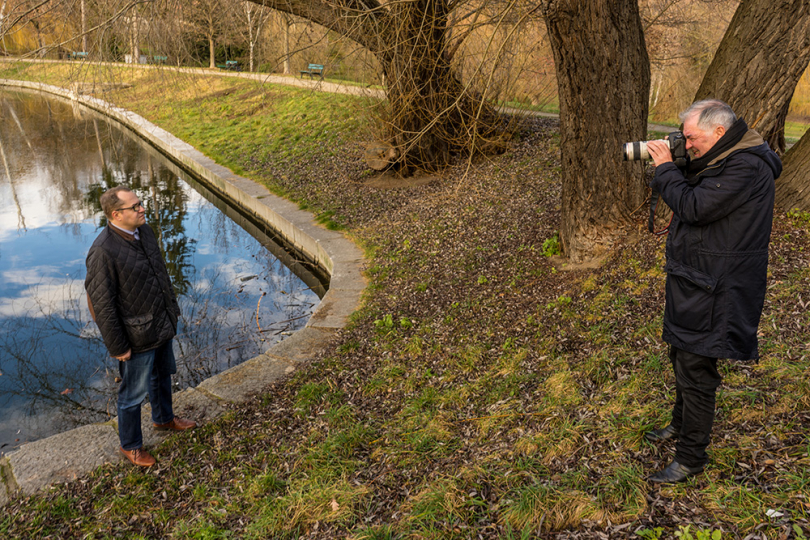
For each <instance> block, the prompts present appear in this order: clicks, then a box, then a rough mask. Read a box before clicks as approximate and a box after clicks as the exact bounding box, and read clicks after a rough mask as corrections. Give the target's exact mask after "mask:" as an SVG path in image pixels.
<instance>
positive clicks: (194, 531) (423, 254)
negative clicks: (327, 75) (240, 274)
mask: <svg viewBox="0 0 810 540" xmlns="http://www.w3.org/2000/svg"><path fill="white" fill-rule="evenodd" d="M0 68H1V69H2V70H3V71H2V72H0V76H4V77H16V78H21V77H30V78H35V79H36V78H40V79H46V80H47V81H48V82H51V83H53V84H66V83H67V82H68V80H69V79H73V78H75V77H76V76H78V75H81V74H82V73H83V74H84V75H85V76H88V77H89V76H90V75H89V73H90V70H89V69H86V71H82V72H81V73H78V72H77V71H76V69H77V68H72V71H71V70H69V69H67V68H64V69H63V70H62V71H60V70H58V69H55V68H54V67H53V66H50V67H48V68H47V69H45V68H43V67H41V66H10V67H9V66H6V65H0ZM60 69H61V68H60ZM83 69H85V68H83ZM92 76H93V77H102V75H100V74H99V75H92ZM105 76H107V77H110V76H111V75H109V73H107V74H106V75H105ZM65 77H67V79H66V78H65ZM114 77H117V79H118V80H127V81H129V82H131V83H132V84H133V86H132V87H131V88H127V89H123V90H119V91H116V92H108V93H107V94H105V95H104V96H103V97H105V98H106V99H110V100H112V101H114V102H115V103H116V104H118V105H121V106H123V107H126V108H129V109H132V110H134V111H135V112H137V113H139V114H142V115H144V116H146V117H147V118H149V119H150V120H152V121H153V122H156V123H158V124H159V125H161V126H162V127H164V128H166V129H169V130H170V131H172V132H173V133H175V134H177V135H178V136H180V137H181V138H183V139H185V140H187V141H188V142H189V143H191V144H193V145H194V146H196V147H198V148H200V149H203V150H204V151H205V152H206V153H207V154H208V155H209V156H211V157H212V158H214V159H216V160H217V161H218V162H220V163H223V164H226V165H228V166H229V167H231V168H233V169H235V170H238V171H241V172H243V173H244V174H246V175H248V176H250V177H252V178H254V179H257V180H259V181H261V182H264V183H265V184H266V185H268V186H269V187H270V188H271V189H273V190H274V191H276V192H277V193H283V194H285V195H286V196H288V197H290V198H292V199H293V200H296V201H298V202H299V203H300V204H301V205H303V206H306V207H309V208H312V209H314V210H315V212H316V213H320V214H324V215H327V216H328V217H329V219H331V220H333V221H334V222H336V223H338V224H339V225H340V226H342V227H343V228H344V229H345V230H346V231H347V232H348V233H349V234H350V235H351V236H352V237H353V238H354V239H356V240H357V241H358V242H359V243H361V244H362V245H363V246H364V247H365V248H367V253H368V255H369V267H368V270H367V274H368V277H369V279H370V285H369V288H368V290H367V292H366V295H365V303H364V305H363V307H362V308H361V309H360V311H359V312H358V313H356V314H355V315H354V316H353V317H352V322H351V324H350V326H349V327H348V328H347V329H346V330H344V331H343V332H341V333H340V335H339V336H338V338H337V339H336V340H335V343H334V346H333V347H332V348H331V349H330V350H329V351H328V352H327V353H325V354H324V355H323V357H321V358H319V359H318V360H317V361H316V362H313V363H312V365H310V366H308V367H306V368H304V369H301V370H300V371H298V372H297V373H295V374H293V375H292V376H291V377H289V378H288V379H286V380H284V381H281V382H279V383H277V384H275V385H274V386H273V387H271V388H268V389H267V394H266V395H265V396H263V398H262V399H260V400H257V401H256V402H254V403H249V404H246V405H244V406H239V407H234V408H233V411H232V414H229V415H226V416H225V417H223V418H221V419H220V420H218V421H216V422H214V423H212V424H209V425H205V426H202V427H201V428H199V429H197V430H195V431H194V432H192V433H186V434H182V435H179V436H176V437H173V438H171V439H170V440H168V441H167V442H165V443H163V444H162V445H161V446H159V447H158V448H156V449H155V453H156V455H157V457H158V459H159V463H158V465H157V466H156V467H155V468H153V469H152V470H149V471H139V470H133V469H132V468H131V467H129V466H126V465H124V464H122V465H116V466H106V467H102V468H100V469H99V470H97V471H96V472H95V473H93V474H92V475H91V477H89V478H86V479H82V480H80V481H76V482H73V483H70V484H68V485H66V486H62V487H58V488H56V489H54V490H53V491H51V492H48V493H45V494H41V495H37V496H34V497H29V498H25V499H21V500H18V501H15V502H13V503H12V504H11V505H9V507H8V510H7V511H6V513H5V516H4V517H2V518H0V536H4V537H12V538H28V537H44V536H47V535H51V536H53V537H87V538H106V537H119V536H123V537H146V538H153V537H183V538H231V537H234V538H297V537H300V536H304V535H307V536H308V537H312V538H346V537H349V538H357V539H360V538H363V539H371V538H470V537H477V536H476V535H480V537H482V538H518V537H521V538H525V537H529V536H531V535H533V534H535V533H537V532H542V533H543V534H544V536H549V537H553V536H557V537H561V538H576V537H582V538H587V537H593V536H594V535H596V534H597V532H598V533H601V534H606V535H609V536H610V537H611V538H613V537H622V536H624V537H637V536H639V535H643V536H645V537H662V538H663V537H671V536H673V534H674V533H675V532H681V533H683V531H684V529H683V527H684V526H685V525H687V524H691V526H692V529H691V534H695V533H696V532H701V533H703V532H707V531H709V530H721V531H723V534H724V535H725V536H731V537H734V536H739V537H745V536H746V535H748V534H751V533H753V534H756V535H761V536H760V537H765V536H767V537H768V538H776V537H785V538H787V537H788V535H790V534H792V535H794V536H795V537H799V536H797V535H798V534H799V533H802V534H804V535H807V534H810V530H808V517H810V516H809V514H810V499H808V495H807V493H808V492H810V440H808V428H810V412H808V410H810V383H808V381H810V352H808V345H807V344H808V343H810V335H808V328H810V324H808V323H810V315H808V313H810V310H808V309H807V304H808V302H810V269H809V265H808V250H809V249H810V235H808V229H809V228H810V224H809V223H808V218H807V216H805V215H803V214H796V215H794V214H791V215H789V216H785V215H777V216H776V218H775V221H774V234H773V242H772V249H771V268H770V281H769V289H768V296H767V299H766V306H765V312H764V314H763V320H762V324H761V327H760V331H761V352H762V355H763V356H762V359H761V360H760V362H759V363H738V362H729V361H723V362H722V372H723V376H724V378H725V383H724V386H723V388H722V390H721V393H720V396H719V400H718V415H717V422H716V425H715V428H714V436H713V441H712V446H711V447H710V455H711V458H712V462H711V465H710V466H709V467H708V468H707V471H706V473H705V474H703V475H700V476H698V477H696V478H694V479H693V480H690V481H689V482H687V483H685V484H683V485H678V486H670V487H656V486H652V485H650V484H648V483H647V482H646V481H645V480H644V478H645V477H646V476H647V475H649V474H650V473H652V472H653V471H655V470H657V469H659V468H661V467H663V466H664V465H666V464H667V463H668V462H669V461H670V459H671V456H672V446H671V445H665V446H663V447H656V446H653V445H651V444H649V443H647V442H646V441H645V440H644V438H643V433H644V432H645V430H647V429H649V428H650V427H652V426H655V425H660V424H662V423H664V422H666V421H667V419H668V415H669V407H670V405H671V402H672V400H673V398H674V396H673V376H672V373H671V368H670V367H669V360H668V357H667V349H666V346H665V344H664V343H662V342H661V340H660V337H659V336H660V331H661V314H662V309H663V299H664V298H663V283H664V273H663V271H662V267H663V262H664V258H663V244H662V242H661V240H659V239H656V238H653V237H652V236H647V235H642V234H628V236H627V237H626V239H625V241H624V242H623V243H621V244H620V245H617V246H616V247H615V249H614V250H613V252H612V253H611V254H610V256H609V257H608V258H607V259H606V260H605V261H604V263H603V264H602V265H601V266H600V267H599V268H597V269H590V270H588V269H580V270H565V269H560V268H558V267H556V266H555V264H554V262H553V259H552V258H549V257H548V256H546V254H544V244H546V243H547V240H548V239H550V238H553V237H554V234H555V230H556V229H557V223H558V220H559V192H560V178H559V148H558V141H559V137H558V135H557V134H556V124H555V123H554V122H552V121H549V120H528V121H526V122H525V123H524V125H523V126H522V127H521V129H520V130H519V132H518V133H517V134H516V138H515V140H514V141H513V143H512V146H511V147H510V149H509V151H508V152H507V153H505V154H504V155H502V156H498V157H494V158H492V159H491V160H487V161H480V162H478V163H475V164H473V166H472V167H471V168H469V169H468V168H467V164H466V162H460V163H459V164H458V165H457V166H454V167H451V168H450V169H449V170H447V171H446V172H445V173H444V175H443V176H442V177H441V178H440V179H437V180H436V181H434V182H432V183H430V184H428V185H423V186H418V187H411V188H402V189H394V190H382V189H376V188H373V187H369V186H368V185H366V184H365V183H364V180H365V179H366V178H367V176H366V173H365V170H364V168H363V165H362V162H361V154H362V152H361V143H362V142H363V140H365V139H366V138H367V137H368V136H369V135H368V134H369V133H370V131H369V129H368V128H367V127H366V126H367V125H368V120H367V118H368V116H367V112H368V110H369V109H370V108H372V107H373V105H372V104H370V103H368V102H367V101H363V100H361V99H359V98H352V97H346V96H334V95H323V94H316V93H311V92H307V91H301V90H296V89H290V88H283V87H278V86H270V85H260V84H258V83H253V82H249V81H241V80H240V81H236V80H231V79H227V80H225V79H217V78H215V77H194V76H191V75H173V74H171V73H170V72H162V71H155V72H151V71H150V72H145V73H141V72H137V71H135V70H122V73H120V74H119V73H117V72H116V74H115V75H114ZM166 96H170V98H171V103H168V98H167V97H166ZM643 218H644V216H639V229H640V230H642V228H643V223H642V222H643ZM771 509H773V510H776V511H778V512H779V513H781V514H782V515H781V516H777V517H768V515H767V514H766V512H767V511H768V510H771ZM794 526H798V527H799V528H798V529H793V527H794ZM797 530H798V531H799V532H798V533H797Z"/></svg>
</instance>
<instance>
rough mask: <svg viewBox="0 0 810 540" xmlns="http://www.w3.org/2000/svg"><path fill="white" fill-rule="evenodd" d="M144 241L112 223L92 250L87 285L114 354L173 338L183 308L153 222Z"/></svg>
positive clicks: (143, 229)
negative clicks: (152, 227) (176, 293)
mask: <svg viewBox="0 0 810 540" xmlns="http://www.w3.org/2000/svg"><path fill="white" fill-rule="evenodd" d="M138 233H139V235H140V240H135V238H134V237H131V236H129V235H127V234H125V233H122V232H120V231H117V230H115V229H114V228H113V227H112V226H111V225H107V227H105V228H104V230H103V231H101V234H99V236H98V238H96V240H95V242H93V246H92V247H91V248H90V252H89V253H88V254H87V278H86V279H85V283H84V286H85V289H86V290H87V300H88V304H89V306H90V310H91V312H92V313H93V318H94V319H95V320H96V323H97V324H98V327H99V330H100V331H101V337H102V338H103V339H104V344H105V345H106V346H107V350H108V351H109V353H110V356H120V355H122V354H124V353H126V352H127V350H130V349H131V350H132V353H133V354H135V353H139V352H143V351H148V350H150V349H155V348H157V347H159V346H160V345H162V344H164V343H166V342H167V341H169V340H170V339H172V338H173V337H174V335H175V332H176V330H177V319H178V317H179V315H180V307H179V306H178V304H177V298H176V297H175V294H174V289H173V288H172V284H171V281H170V280H169V273H168V272H167V271H166V265H165V264H164V263H163V256H162V255H161V253H160V247H159V246H158V243H157V239H156V238H155V234H154V232H152V229H151V228H150V227H149V225H141V226H140V227H138Z"/></svg>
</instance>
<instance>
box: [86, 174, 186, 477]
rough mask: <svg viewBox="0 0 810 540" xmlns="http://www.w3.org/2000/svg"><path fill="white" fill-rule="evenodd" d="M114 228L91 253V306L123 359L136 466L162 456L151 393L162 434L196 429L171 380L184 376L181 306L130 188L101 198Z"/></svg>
mask: <svg viewBox="0 0 810 540" xmlns="http://www.w3.org/2000/svg"><path fill="white" fill-rule="evenodd" d="M101 208H102V210H103V211H104V215H106V216H107V227H105V228H104V230H103V231H101V234H99V235H98V238H96V240H95V241H94V242H93V245H92V247H91V248H90V252H89V253H88V254H87V279H86V280H85V284H84V286H85V289H86V290H87V303H88V305H89V307H90V312H91V314H92V315H93V318H94V319H95V321H96V323H97V324H98V327H99V330H100V331H101V337H102V338H103V340H104V345H105V346H106V347H107V350H108V351H109V353H110V356H112V357H113V358H115V359H117V360H118V369H119V371H120V374H121V386H120V387H119V388H118V437H119V439H120V442H121V452H122V453H123V454H124V455H125V456H126V457H127V458H128V459H129V460H130V461H131V462H132V463H134V464H135V465H139V466H141V467H149V466H151V465H154V464H155V458H154V457H152V456H151V455H150V454H149V452H147V451H146V450H145V449H144V448H143V434H142V432H141V403H142V402H143V400H144V398H145V397H146V396H147V395H149V401H150V403H151V404H152V422H153V423H154V425H155V428H156V429H158V430H174V431H183V430H187V429H191V428H193V427H195V426H196V424H195V423H194V422H193V421H191V420H184V419H182V418H178V417H176V416H174V412H173V410H172V385H171V376H172V375H173V374H174V373H176V372H177V367H176V364H175V358H174V352H173V351H172V339H173V338H174V335H175V332H176V330H177V318H178V317H179V315H180V308H179V306H178V304H177V299H176V298H175V295H174V290H173V289H172V284H171V281H170V280H169V273H168V272H167V271H166V265H165V264H164V262H163V256H162V255H161V253H160V248H159V247H158V243H157V240H156V239H155V234H154V233H153V232H152V229H151V227H149V225H147V224H146V211H145V209H144V207H143V204H141V201H140V200H138V196H137V195H136V194H135V193H134V192H133V191H131V190H130V189H129V188H127V187H124V186H118V187H114V188H112V189H110V190H108V191H107V192H106V193H104V195H102V196H101Z"/></svg>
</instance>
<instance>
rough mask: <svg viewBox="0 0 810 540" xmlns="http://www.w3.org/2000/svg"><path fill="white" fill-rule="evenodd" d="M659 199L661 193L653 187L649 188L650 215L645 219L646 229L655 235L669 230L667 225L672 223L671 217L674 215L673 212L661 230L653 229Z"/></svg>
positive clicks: (660, 234) (663, 233)
mask: <svg viewBox="0 0 810 540" xmlns="http://www.w3.org/2000/svg"><path fill="white" fill-rule="evenodd" d="M660 200H661V194H660V193H658V192H657V191H655V190H654V189H651V190H650V217H649V219H648V220H647V230H648V231H650V232H651V233H653V234H654V235H656V236H663V235H665V234H667V233H668V232H669V226H670V225H671V224H672V218H673V217H674V216H675V214H673V215H672V216H670V217H669V223H667V226H666V227H664V228H663V229H661V230H658V231H656V230H655V210H656V209H657V208H658V201H660Z"/></svg>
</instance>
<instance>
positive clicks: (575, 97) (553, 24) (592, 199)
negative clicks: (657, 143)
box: [541, 0, 650, 262]
mask: <svg viewBox="0 0 810 540" xmlns="http://www.w3.org/2000/svg"><path fill="white" fill-rule="evenodd" d="M541 9H542V13H543V17H544V18H545V21H546V27H547V29H548V36H549V40H550V42H551V47H552V49H553V52H554V63H555V68H556V72H557V86H558V94H559V100H560V135H561V140H560V147H561V154H562V201H561V214H562V215H561V222H560V242H561V245H562V248H563V252H564V254H565V255H567V256H568V258H569V259H570V260H571V261H572V262H583V261H586V260H588V259H590V258H598V257H599V256H600V255H601V254H602V253H604V252H605V251H606V250H607V249H609V248H610V246H611V245H612V242H613V239H614V238H615V236H616V235H617V234H618V233H619V232H620V231H621V230H622V229H624V228H625V227H626V226H627V225H628V224H629V223H631V222H632V220H633V217H632V216H633V213H634V212H635V211H636V210H638V209H639V208H640V207H642V206H643V204H644V200H645V198H646V195H647V188H646V185H645V181H644V170H643V165H642V164H641V163H640V162H634V163H629V162H623V161H622V160H621V157H620V149H621V145H622V144H623V143H626V142H630V141H638V140H645V139H646V138H647V137H646V134H647V111H648V98H649V89H650V63H649V59H648V57H647V49H646V46H645V43H644V32H643V28H642V24H641V17H640V15H639V10H638V4H637V2H636V0H591V1H588V2H582V1H578V0H544V1H543V2H542V3H541Z"/></svg>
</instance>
